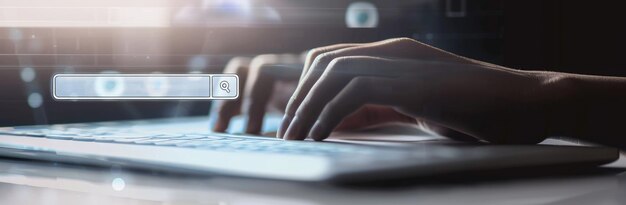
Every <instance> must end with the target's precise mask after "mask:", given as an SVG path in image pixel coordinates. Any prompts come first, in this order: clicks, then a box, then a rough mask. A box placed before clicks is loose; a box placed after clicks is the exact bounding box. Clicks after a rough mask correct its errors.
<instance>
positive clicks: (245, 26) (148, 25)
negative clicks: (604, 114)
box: [0, 0, 626, 126]
mask: <svg viewBox="0 0 626 205" xmlns="http://www.w3.org/2000/svg"><path fill="white" fill-rule="evenodd" d="M622 10H623V8H622V7H620V6H617V5H612V4H611V1H592V2H591V1H565V0H561V1H558V0H524V1H522V0H508V1H507V0H367V1H354V0H14V1H9V0H0V126H12V125H24V124H52V123H69V122H84V121H107V120H119V119H141V118H157V117H182V116H190V115H207V113H208V112H209V107H210V102H208V101H167V102H165V101H163V102H159V101H149V102H148V101H134V102H128V101H124V102H115V101H108V102H82V101H81V102H71V101H62V102H60V101H54V100H53V99H51V96H50V78H51V76H52V75H53V74H55V73H103V72H104V73H219V72H221V71H222V69H223V68H224V65H225V64H226V63H227V62H228V60H229V59H231V58H233V57H235V56H250V57H252V56H255V55H258V54H264V53H301V52H304V51H306V50H307V49H311V48H314V47H318V46H324V45H329V44H335V43H342V42H371V41H378V40H382V39H387V38H392V37H410V38H413V39H416V40H419V41H422V42H424V43H427V44H430V45H433V46H436V47H440V48H443V49H446V50H449V51H452V52H454V53H457V54H460V55H463V56H467V57H470V58H475V59H479V60H483V61H487V62H491V63H496V64H501V65H504V66H508V67H512V68H518V69H531V70H554V71H564V72H575V73H586V74H598V75H619V76H626V67H625V65H626V61H625V60H623V57H622V53H623V51H622V48H625V47H626V43H625V42H626V41H625V40H624V36H625V35H624V34H625V33H624V32H623V31H622V30H624V29H623V27H624V26H625V25H626V24H625V23H626V20H625V19H626V18H624V17H623V11H622ZM103 86H106V85H103Z"/></svg>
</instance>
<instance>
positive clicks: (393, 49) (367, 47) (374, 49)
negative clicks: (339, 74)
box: [277, 38, 416, 138]
mask: <svg viewBox="0 0 626 205" xmlns="http://www.w3.org/2000/svg"><path fill="white" fill-rule="evenodd" d="M415 43H416V41H414V40H410V39H406V38H403V39H390V40H385V41H380V42H375V43H369V44H362V45H360V46H352V47H346V48H343V49H338V50H334V51H332V52H326V53H321V52H322V51H324V49H321V50H318V51H316V52H315V53H313V54H311V55H309V56H308V58H307V61H306V62H305V70H306V72H303V76H302V77H301V79H300V83H299V84H298V87H297V88H296V91H295V92H294V94H293V96H292V98H291V99H290V100H289V102H288V103H287V107H286V109H285V116H284V118H283V121H282V123H281V126H280V128H279V131H278V135H279V136H277V137H279V138H284V133H286V130H287V127H288V126H289V125H290V124H291V121H292V120H293V116H294V114H295V112H296V110H297V108H298V106H299V105H300V104H301V103H302V101H303V100H304V97H305V96H306V94H307V93H308V92H309V90H310V89H311V87H312V86H313V84H314V83H315V82H316V81H317V79H319V77H320V76H321V74H322V73H323V70H324V69H325V68H326V67H327V66H328V64H329V63H330V62H331V61H332V60H334V59H335V58H340V57H345V56H361V55H364V56H367V55H372V56H393V57H410V56H411V55H412V54H411V53H413V52H406V49H402V48H405V47H406V48H410V47H411V45H414V44H415ZM313 56H315V58H314V60H312V59H313ZM306 65H308V66H306Z"/></svg>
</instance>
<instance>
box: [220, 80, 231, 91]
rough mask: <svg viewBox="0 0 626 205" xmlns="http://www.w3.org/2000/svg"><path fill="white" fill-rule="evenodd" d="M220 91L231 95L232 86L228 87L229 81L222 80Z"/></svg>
mask: <svg viewBox="0 0 626 205" xmlns="http://www.w3.org/2000/svg"><path fill="white" fill-rule="evenodd" d="M220 89H222V90H223V91H226V93H230V85H228V81H225V80H222V81H221V82H220Z"/></svg>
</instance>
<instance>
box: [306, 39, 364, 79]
mask: <svg viewBox="0 0 626 205" xmlns="http://www.w3.org/2000/svg"><path fill="white" fill-rule="evenodd" d="M361 45H364V44H360V43H344V44H335V45H330V46H325V47H320V48H315V49H312V50H310V51H309V52H307V54H306V57H305V58H304V69H302V74H301V75H300V79H302V78H303V77H304V76H305V75H306V74H307V73H308V71H309V67H311V64H312V63H313V61H314V60H315V58H317V56H319V55H321V54H324V53H326V52H332V51H336V50H339V49H344V48H351V47H356V46H361Z"/></svg>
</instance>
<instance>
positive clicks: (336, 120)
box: [308, 77, 395, 141]
mask: <svg viewBox="0 0 626 205" xmlns="http://www.w3.org/2000/svg"><path fill="white" fill-rule="evenodd" d="M394 83H395V82H394V80H393V79H390V78H379V77H356V78H354V79H353V80H351V81H350V83H349V84H348V85H347V86H346V87H345V88H344V89H343V90H342V91H341V92H340V93H339V94H338V95H337V96H336V97H335V98H334V99H333V100H332V101H330V102H329V103H328V104H326V106H325V107H324V109H323V111H322V112H321V113H320V115H319V117H318V118H317V120H316V121H315V124H314V125H313V126H312V128H311V131H310V132H309V134H308V136H309V137H310V138H312V139H314V140H316V141H320V140H324V139H326V138H327V137H328V136H329V135H330V133H331V132H332V131H333V130H335V128H336V127H337V126H338V125H339V124H340V123H341V122H342V121H343V120H344V119H345V118H346V117H347V116H349V115H350V114H352V113H354V112H355V111H356V110H358V109H359V108H361V107H363V106H364V105H365V104H378V105H389V104H390V103H392V102H394V99H395V97H394V95H395V94H394V92H389V90H390V89H393V86H392V85H393V84H394Z"/></svg>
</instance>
